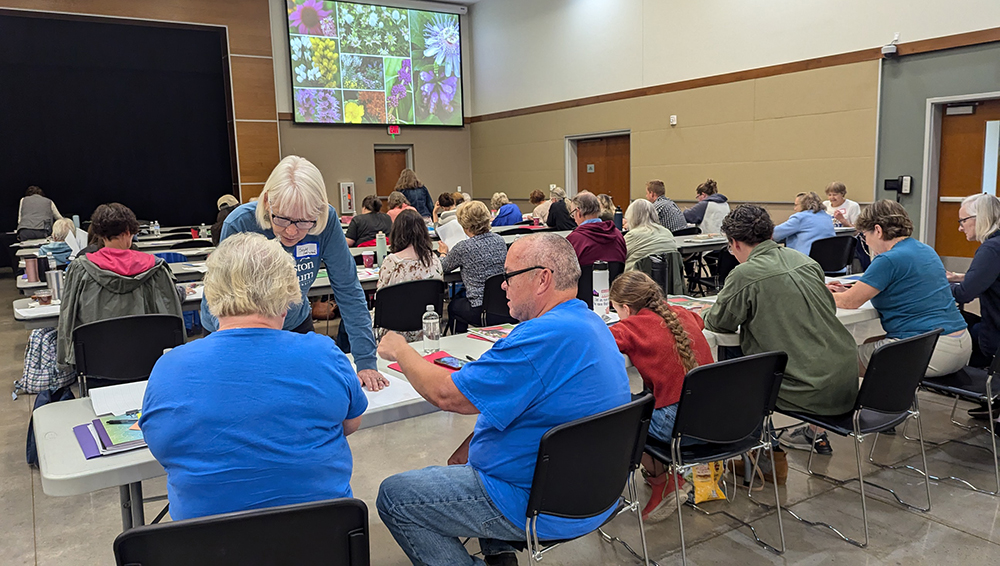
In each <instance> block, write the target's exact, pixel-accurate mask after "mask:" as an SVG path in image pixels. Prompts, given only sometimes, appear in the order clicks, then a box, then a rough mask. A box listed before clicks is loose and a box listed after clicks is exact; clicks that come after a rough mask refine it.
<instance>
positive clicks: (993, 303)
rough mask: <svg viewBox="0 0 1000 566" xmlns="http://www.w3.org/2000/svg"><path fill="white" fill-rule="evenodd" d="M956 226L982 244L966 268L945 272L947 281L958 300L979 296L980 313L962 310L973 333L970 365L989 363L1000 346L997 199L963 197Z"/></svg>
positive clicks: (999, 221) (999, 214) (999, 220)
mask: <svg viewBox="0 0 1000 566" xmlns="http://www.w3.org/2000/svg"><path fill="white" fill-rule="evenodd" d="M958 229H959V230H961V231H962V232H963V233H964V234H965V237H966V239H968V240H969V241H973V240H975V241H978V242H981V244H980V246H979V249H977V250H976V255H975V256H974V257H973V258H972V264H971V265H969V271H967V272H965V273H951V272H948V281H949V282H950V283H951V294H952V295H954V297H955V300H956V301H958V302H959V303H962V304H965V303H969V302H972V300H973V299H975V298H977V297H978V298H979V311H980V315H982V316H980V317H977V316H975V315H973V314H972V313H963V314H964V316H965V319H966V321H967V322H968V324H969V333H970V334H972V358H971V359H970V360H969V365H970V366H973V367H979V368H984V367H989V365H990V363H991V362H992V361H993V356H995V355H996V353H997V350H998V346H1000V237H997V236H1000V199H998V198H997V197H995V196H993V195H988V194H985V193H980V194H978V195H972V196H971V197H968V198H966V199H965V200H964V201H963V202H962V206H961V207H960V208H959V209H958Z"/></svg>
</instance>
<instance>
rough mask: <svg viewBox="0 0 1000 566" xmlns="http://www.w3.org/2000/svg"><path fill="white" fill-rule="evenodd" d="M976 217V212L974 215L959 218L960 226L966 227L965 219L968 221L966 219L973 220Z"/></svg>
mask: <svg viewBox="0 0 1000 566" xmlns="http://www.w3.org/2000/svg"><path fill="white" fill-rule="evenodd" d="M975 217H976V215H975V214H973V215H971V216H966V217H965V218H959V219H958V227H959V228H964V227H965V221H966V220H971V219H973V218H975Z"/></svg>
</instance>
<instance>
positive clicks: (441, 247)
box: [438, 241, 448, 255]
mask: <svg viewBox="0 0 1000 566" xmlns="http://www.w3.org/2000/svg"><path fill="white" fill-rule="evenodd" d="M438 253H439V254H441V255H445V254H447V253H448V244H446V243H444V242H443V241H442V242H438Z"/></svg>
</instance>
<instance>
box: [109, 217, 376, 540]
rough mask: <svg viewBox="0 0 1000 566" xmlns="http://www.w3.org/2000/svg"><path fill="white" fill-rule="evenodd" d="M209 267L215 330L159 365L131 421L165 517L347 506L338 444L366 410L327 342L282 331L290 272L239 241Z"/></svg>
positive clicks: (294, 285) (291, 298)
mask: <svg viewBox="0 0 1000 566" xmlns="http://www.w3.org/2000/svg"><path fill="white" fill-rule="evenodd" d="M207 267H208V273H207V274H206V275H205V298H206V299H207V300H208V308H209V309H210V310H211V311H212V314H214V315H215V316H216V317H217V319H218V323H219V326H218V330H217V331H216V332H213V333H212V334H211V335H209V336H208V337H206V338H203V339H201V340H195V341H194V342H190V343H188V344H185V345H183V346H179V347H177V348H174V349H173V350H171V351H170V352H167V353H166V354H164V355H163V356H162V357H161V358H160V359H159V360H158V361H157V362H156V365H155V366H154V367H153V371H152V372H151V373H150V376H149V384H148V385H147V386H146V394H145V398H144V399H143V402H142V417H141V418H140V419H139V426H140V427H141V428H142V433H143V437H144V438H145V440H146V443H147V444H148V445H149V450H150V451H151V452H152V453H153V456H155V457H156V459H157V461H159V462H160V464H162V465H163V468H164V469H165V470H166V471H167V497H168V499H169V500H170V515H171V517H173V519H174V520H179V519H190V518H193V517H204V516H207V515H216V514H219V513H228V512H232V511H243V510H247V509H260V508H264V507H275V506H278V505H290V504H294V503H305V502H310V501H321V500H325V499H335V498H340V497H351V485H350V482H351V471H352V468H353V463H352V459H351V448H350V446H349V445H348V443H347V438H346V436H347V435H349V434H351V433H353V432H354V431H356V430H357V429H358V427H359V426H361V415H362V413H364V412H365V409H366V408H367V407H368V399H367V397H366V396H365V393H364V391H362V390H361V383H360V382H359V381H358V379H357V377H355V374H354V369H353V368H352V367H351V363H350V362H349V361H348V359H347V356H345V355H344V354H343V353H342V352H341V351H340V350H339V349H337V348H336V347H335V346H334V344H333V340H331V339H330V338H328V337H327V336H323V335H320V334H316V333H309V334H299V333H295V332H286V331H283V330H282V329H281V328H282V323H283V322H284V320H285V317H286V315H287V314H288V312H289V307H291V306H293V305H296V304H299V303H301V302H302V300H303V299H302V295H301V293H300V292H299V283H298V278H297V276H296V273H295V268H296V263H295V260H294V259H292V257H291V256H290V255H289V254H288V253H286V252H285V251H284V250H283V249H282V248H281V246H279V245H278V244H277V243H276V242H275V241H273V240H270V241H269V240H268V239H267V238H266V237H265V236H263V235H260V234H247V233H243V234H235V235H233V236H230V237H229V238H226V239H225V240H224V241H223V242H222V244H220V245H219V249H218V250H216V251H215V252H214V253H213V254H212V255H210V256H209V257H208V262H207ZM116 426H127V425H116Z"/></svg>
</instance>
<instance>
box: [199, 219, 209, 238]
mask: <svg viewBox="0 0 1000 566" xmlns="http://www.w3.org/2000/svg"><path fill="white" fill-rule="evenodd" d="M198 237H199V238H207V237H208V226H205V223H204V222H202V224H201V226H199V227H198Z"/></svg>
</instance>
